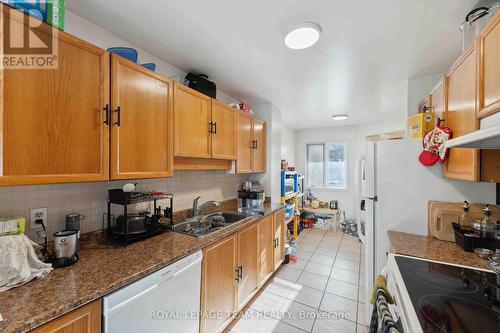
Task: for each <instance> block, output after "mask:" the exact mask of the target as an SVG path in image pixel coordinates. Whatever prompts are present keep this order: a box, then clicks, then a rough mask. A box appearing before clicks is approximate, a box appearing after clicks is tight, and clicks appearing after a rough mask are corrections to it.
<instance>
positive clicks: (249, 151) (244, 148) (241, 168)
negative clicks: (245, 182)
mask: <svg viewBox="0 0 500 333" xmlns="http://www.w3.org/2000/svg"><path fill="white" fill-rule="evenodd" d="M237 114H238V158H237V160H236V172H237V173H251V172H253V150H254V149H253V142H252V140H253V119H252V116H250V115H249V114H246V113H243V112H238V113H237Z"/></svg>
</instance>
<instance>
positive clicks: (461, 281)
mask: <svg viewBox="0 0 500 333" xmlns="http://www.w3.org/2000/svg"><path fill="white" fill-rule="evenodd" d="M405 271H406V272H407V273H408V275H409V276H410V277H411V278H413V279H415V280H417V281H419V282H422V283H425V284H427V285H429V286H432V287H435V288H439V289H443V290H446V291H452V292H459V293H474V292H476V291H477V290H478V286H477V284H476V283H475V282H474V281H471V280H470V279H469V278H467V277H466V276H465V275H463V274H461V273H460V272H458V271H457V270H452V269H447V268H445V267H443V265H441V264H435V263H432V262H414V263H411V264H409V265H406V266H405Z"/></svg>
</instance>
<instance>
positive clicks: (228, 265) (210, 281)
mask: <svg viewBox="0 0 500 333" xmlns="http://www.w3.org/2000/svg"><path fill="white" fill-rule="evenodd" d="M236 251H237V235H236V234H234V235H232V236H229V237H227V238H224V239H223V240H221V241H219V242H217V243H216V244H214V245H211V246H209V247H207V248H206V249H204V250H203V261H202V276H201V283H202V288H201V311H207V312H213V313H221V314H223V316H216V318H206V317H205V318H202V319H201V323H200V324H201V332H202V333H213V332H218V331H220V329H221V328H222V327H223V326H226V325H227V324H228V323H229V321H230V320H231V318H232V315H230V314H231V313H232V312H233V311H235V310H236V288H237V282H236V277H237V275H236V274H237V269H236V268H237V262H236V259H237V258H236Z"/></svg>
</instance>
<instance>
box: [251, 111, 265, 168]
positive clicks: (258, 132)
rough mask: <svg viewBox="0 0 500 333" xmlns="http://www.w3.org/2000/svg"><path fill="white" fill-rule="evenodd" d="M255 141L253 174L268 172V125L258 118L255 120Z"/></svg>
mask: <svg viewBox="0 0 500 333" xmlns="http://www.w3.org/2000/svg"><path fill="white" fill-rule="evenodd" d="M253 139H254V140H255V148H254V158H253V172H266V123H265V122H263V121H262V120H259V119H257V118H254V119H253Z"/></svg>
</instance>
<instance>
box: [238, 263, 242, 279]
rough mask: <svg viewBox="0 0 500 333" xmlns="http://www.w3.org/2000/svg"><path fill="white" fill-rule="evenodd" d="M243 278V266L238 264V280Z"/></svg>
mask: <svg viewBox="0 0 500 333" xmlns="http://www.w3.org/2000/svg"><path fill="white" fill-rule="evenodd" d="M242 278H243V266H238V281H239V280H241V279H242Z"/></svg>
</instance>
